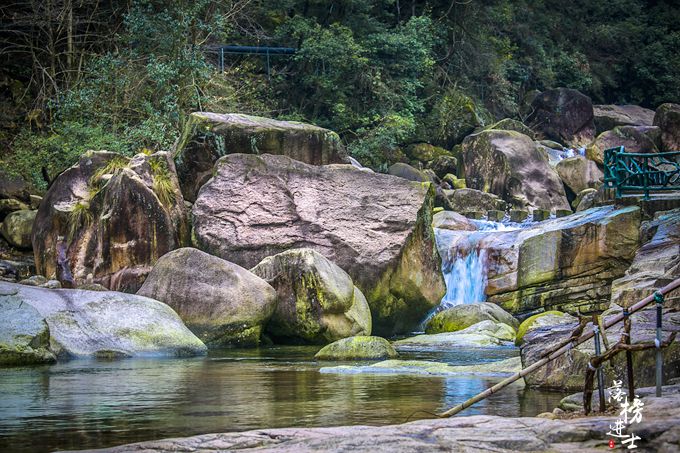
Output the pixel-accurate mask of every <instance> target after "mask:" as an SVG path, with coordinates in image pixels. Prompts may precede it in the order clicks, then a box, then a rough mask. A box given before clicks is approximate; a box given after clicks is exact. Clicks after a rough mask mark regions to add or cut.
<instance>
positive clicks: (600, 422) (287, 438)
mask: <svg viewBox="0 0 680 453" xmlns="http://www.w3.org/2000/svg"><path fill="white" fill-rule="evenodd" d="M642 401H643V403H644V412H643V418H642V422H641V423H639V424H636V425H634V432H635V434H636V435H638V436H639V437H641V440H639V441H637V442H636V445H637V446H638V449H637V450H636V451H640V452H651V451H655V452H676V451H678V447H679V446H680V444H679V442H680V427H679V426H678V420H679V419H680V395H672V396H668V397H664V398H653V397H647V398H643V400H642ZM615 420H616V417H613V416H609V417H587V418H579V419H571V420H548V419H544V418H538V417H522V418H508V417H497V416H489V415H476V416H471V417H461V416H459V417H454V418H450V419H437V420H420V421H417V422H412V423H406V424H403V425H391V426H340V427H336V428H287V429H264V430H256V431H246V432H241V433H221V434H206V435H201V436H194V437H186V438H176V439H166V440H158V441H151V442H142V443H137V444H130V445H123V446H119V447H114V448H109V449H105V450H98V451H105V452H111V453H114V452H152V451H153V452H196V451H205V452H211V451H258V452H265V451H266V452H294V453H301V452H354V451H360V452H364V451H370V452H386V453H394V452H400V453H402V452H403V453H406V452H414V453H415V452H417V453H421V452H428V451H450V452H513V451H537V452H539V451H540V452H574V451H578V452H600V453H601V452H602V451H607V450H608V447H607V443H608V441H609V437H608V436H607V435H606V433H607V432H608V431H609V425H611V424H613V423H614V422H615ZM618 446H619V447H620V443H618Z"/></svg>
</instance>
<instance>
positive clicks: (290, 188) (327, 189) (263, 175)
mask: <svg viewBox="0 0 680 453" xmlns="http://www.w3.org/2000/svg"><path fill="white" fill-rule="evenodd" d="M433 198H434V189H433V187H432V185H431V184H430V183H416V182H411V181H407V180H405V179H402V178H397V177H395V176H388V175H382V174H377V173H367V172H364V171H361V170H359V169H356V168H354V167H353V166H351V165H328V166H313V165H308V164H305V163H302V162H298V161H294V160H292V159H290V158H288V157H285V156H272V155H263V156H255V155H247V154H232V155H228V156H225V157H223V158H221V159H220V160H219V161H218V162H217V163H216V165H215V176H214V177H213V178H212V179H211V180H210V181H209V182H208V183H207V184H206V185H205V186H203V188H202V189H201V192H200V194H199V197H198V199H197V200H196V203H195V204H194V206H193V211H192V212H193V219H194V229H193V238H194V241H195V244H196V246H197V247H198V248H200V249H202V250H204V251H206V252H208V253H211V254H213V255H216V256H220V257H222V258H224V259H226V260H228V261H231V262H234V263H236V264H238V265H240V266H243V267H245V268H251V267H253V266H255V265H256V264H257V263H259V262H260V261H261V260H262V259H264V258H265V257H268V256H271V255H275V254H277V253H280V252H283V251H286V250H289V249H295V248H303V247H308V248H312V249H314V250H316V251H318V252H320V253H321V254H322V255H324V256H325V257H327V258H328V259H329V260H330V261H332V262H333V263H335V264H337V265H338V266H340V268H342V269H343V270H345V271H346V272H347V273H348V274H349V275H350V276H351V277H352V279H353V281H354V284H355V285H356V286H358V287H359V289H360V290H361V291H362V292H363V293H364V294H365V295H366V298H367V299H368V303H369V305H370V306H371V312H372V314H373V323H374V324H373V325H374V328H375V330H376V332H377V333H379V334H391V333H394V332H404V331H408V330H409V329H411V328H412V327H415V326H416V325H417V324H418V322H419V321H421V320H422V318H423V317H424V316H425V315H426V314H427V312H428V311H429V310H431V309H432V308H434V307H435V306H437V305H438V304H439V301H440V299H441V297H442V296H443V295H444V292H445V285H444V281H443V277H442V275H441V260H440V258H439V256H438V254H437V251H436V248H435V243H434V233H433V230H432V227H431V223H432V202H433Z"/></svg>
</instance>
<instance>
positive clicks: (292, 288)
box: [251, 249, 371, 344]
mask: <svg viewBox="0 0 680 453" xmlns="http://www.w3.org/2000/svg"><path fill="white" fill-rule="evenodd" d="M251 271H252V272H253V273H254V274H255V275H257V276H259V277H261V278H262V279H264V280H265V281H267V282H268V283H269V284H271V285H272V286H273V287H274V288H275V289H276V294H277V296H278V302H277V304H276V309H275V310H274V314H273V315H272V317H271V320H270V321H269V323H268V324H267V333H268V334H269V335H271V336H272V337H274V338H275V339H281V340H284V341H286V340H287V341H289V342H290V341H292V342H300V341H302V342H306V343H316V344H326V343H332V342H334V341H336V340H339V339H341V338H346V337H351V336H354V335H370V334H371V311H370V309H369V308H368V302H366V298H365V297H364V295H363V294H362V293H361V291H360V290H359V288H357V287H356V286H354V283H353V282H352V279H351V278H350V276H349V275H347V273H346V272H345V271H343V270H342V269H340V268H339V267H338V266H337V265H335V264H333V263H332V262H330V261H329V260H328V259H326V258H325V257H324V256H323V255H321V254H320V253H318V252H316V251H314V250H312V249H294V250H288V251H286V252H283V253H279V254H278V255H274V256H270V257H267V258H265V259H264V260H262V261H261V262H260V263H259V264H258V265H257V266H255V267H254V268H253V269H251Z"/></svg>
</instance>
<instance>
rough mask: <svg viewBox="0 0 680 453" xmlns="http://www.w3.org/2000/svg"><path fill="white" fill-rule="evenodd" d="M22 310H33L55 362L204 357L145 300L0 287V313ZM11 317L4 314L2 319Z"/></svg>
mask: <svg viewBox="0 0 680 453" xmlns="http://www.w3.org/2000/svg"><path fill="white" fill-rule="evenodd" d="M22 304H23V305H27V306H29V307H32V308H33V309H34V310H35V311H36V312H37V313H39V319H41V320H44V322H45V323H46V324H47V327H48V329H49V343H47V342H42V343H41V344H49V351H50V352H51V353H52V354H54V355H55V356H56V357H57V358H59V359H61V358H72V357H134V356H137V357H146V356H193V355H199V354H204V353H205V352H206V347H205V345H204V344H203V343H202V342H201V340H199V339H198V338H196V337H195V336H194V335H193V334H192V333H191V332H190V331H189V329H187V328H186V326H185V325H184V324H183V323H182V320H181V319H180V318H179V316H177V314H176V313H175V312H174V311H173V310H172V309H171V308H170V307H168V306H167V305H165V304H164V303H162V302H158V301H156V300H153V299H149V298H146V297H141V296H135V295H130V294H123V293H116V292H112V291H108V292H103V291H82V290H70V289H56V290H54V289H45V288H36V287H32V286H25V285H18V284H14V283H3V282H0V307H4V308H6V309H8V310H12V309H13V308H15V307H17V306H22V307H23V305H22ZM21 315H22V316H23V313H22V314H21ZM11 316H13V315H12V314H11V313H8V314H7V315H6V314H5V313H3V314H2V316H0V319H6V318H11ZM31 316H32V317H33V319H34V320H35V319H36V315H31ZM34 323H35V322H34ZM34 330H35V329H34Z"/></svg>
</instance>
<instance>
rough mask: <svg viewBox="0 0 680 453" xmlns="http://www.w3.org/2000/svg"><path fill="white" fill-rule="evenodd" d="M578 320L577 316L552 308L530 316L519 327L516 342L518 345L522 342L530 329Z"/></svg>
mask: <svg viewBox="0 0 680 453" xmlns="http://www.w3.org/2000/svg"><path fill="white" fill-rule="evenodd" d="M575 321H576V318H574V317H573V316H571V315H570V314H568V313H562V312H561V311H557V310H551V311H546V312H543V313H538V314H536V315H533V316H530V317H528V318H527V319H525V320H524V321H522V324H520V325H519V327H518V328H517V338H516V339H515V344H517V345H518V346H519V345H520V344H522V339H523V338H524V335H526V334H527V332H529V331H530V330H533V329H540V328H541V327H547V326H555V325H559V324H570V323H573V322H575Z"/></svg>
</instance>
